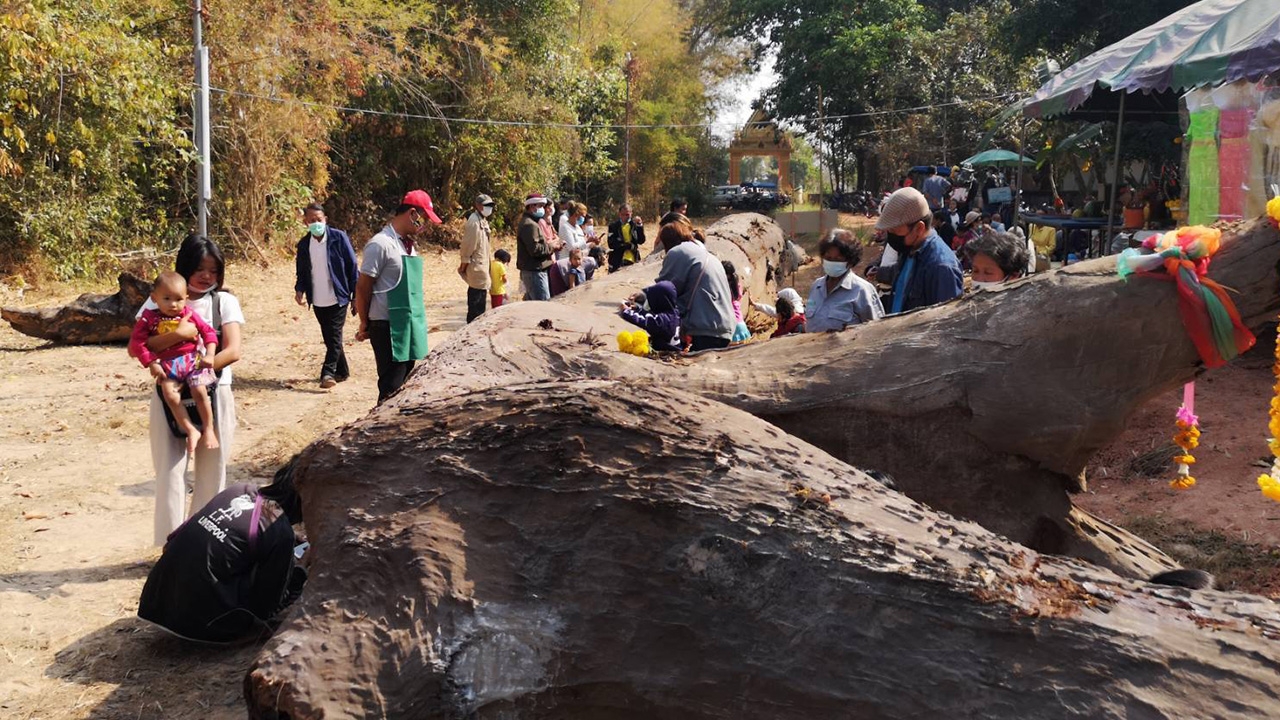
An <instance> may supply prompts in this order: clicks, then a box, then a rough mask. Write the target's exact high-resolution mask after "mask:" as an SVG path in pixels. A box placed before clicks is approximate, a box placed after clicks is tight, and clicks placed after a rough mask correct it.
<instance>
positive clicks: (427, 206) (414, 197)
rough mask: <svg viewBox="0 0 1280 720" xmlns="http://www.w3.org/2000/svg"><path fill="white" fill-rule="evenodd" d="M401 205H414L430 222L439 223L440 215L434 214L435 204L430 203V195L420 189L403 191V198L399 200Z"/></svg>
mask: <svg viewBox="0 0 1280 720" xmlns="http://www.w3.org/2000/svg"><path fill="white" fill-rule="evenodd" d="M400 204H401V205H409V206H412V207H416V208H418V209H419V210H421V211H422V213H423V214H424V215H426V216H427V218H428V219H429V220H431V222H433V223H436V224H439V223H440V216H439V215H436V210H435V205H433V204H432V203H431V196H430V195H428V194H427V193H425V192H424V191H422V190H410V191H409V192H407V193H405V196H404V199H403V200H401V201H400Z"/></svg>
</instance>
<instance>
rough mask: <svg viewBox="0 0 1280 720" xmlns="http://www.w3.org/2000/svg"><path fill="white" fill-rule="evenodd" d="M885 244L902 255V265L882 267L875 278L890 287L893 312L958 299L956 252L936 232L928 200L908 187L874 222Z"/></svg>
mask: <svg viewBox="0 0 1280 720" xmlns="http://www.w3.org/2000/svg"><path fill="white" fill-rule="evenodd" d="M876 230H880V231H883V232H884V233H885V236H886V243H887V244H888V245H889V247H891V248H893V249H894V250H895V251H897V253H898V264H897V265H896V266H894V267H887V268H879V269H878V271H877V274H876V279H877V280H879V281H880V282H885V283H890V284H891V285H892V286H893V294H892V299H891V300H890V302H888V303H886V305H888V310H889V314H895V313H900V312H906V311H907V310H914V309H916V308H919V307H925V306H926V305H937V304H938V303H944V302H947V301H948V300H954V299H955V298H958V297H960V295H961V294H962V293H963V292H964V274H963V272H962V271H961V270H960V261H959V259H958V258H956V254H955V253H954V252H952V251H951V248H949V247H947V244H946V243H944V242H942V238H940V237H938V233H937V232H936V231H935V230H934V229H933V214H932V213H931V212H929V201H928V200H926V199H925V197H924V195H922V194H920V191H919V190H916V189H915V188H911V187H904V188H901V189H899V190H897V191H896V192H894V193H893V194H892V195H890V196H889V199H888V200H887V201H886V202H885V205H884V210H883V211H882V212H881V213H880V218H879V219H878V220H877V221H876Z"/></svg>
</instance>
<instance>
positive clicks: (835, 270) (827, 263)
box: [822, 260, 849, 278]
mask: <svg viewBox="0 0 1280 720" xmlns="http://www.w3.org/2000/svg"><path fill="white" fill-rule="evenodd" d="M822 272H824V273H826V274H827V277H833V278H838V277H840V276H841V275H844V274H845V273H847V272H849V263H847V262H845V261H843V260H823V261H822Z"/></svg>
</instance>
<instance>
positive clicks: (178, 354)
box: [129, 272, 218, 455]
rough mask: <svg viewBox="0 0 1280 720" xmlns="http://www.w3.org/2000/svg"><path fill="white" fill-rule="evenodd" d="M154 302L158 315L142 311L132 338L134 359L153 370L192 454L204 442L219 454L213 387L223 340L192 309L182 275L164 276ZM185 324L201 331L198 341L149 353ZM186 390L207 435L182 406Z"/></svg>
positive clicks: (150, 311)
mask: <svg viewBox="0 0 1280 720" xmlns="http://www.w3.org/2000/svg"><path fill="white" fill-rule="evenodd" d="M151 300H152V301H153V302H154V303H155V304H156V308H157V309H156V310H150V309H148V310H143V311H142V317H140V318H138V323H137V324H136V325H134V326H133V334H132V335H131V336H130V337H129V354H130V355H132V356H133V357H136V358H138V362H140V363H142V366H143V367H145V368H148V369H150V370H151V375H152V376H153V377H155V379H156V383H157V384H158V385H159V386H160V394H161V395H162V396H163V397H164V402H165V404H166V405H168V406H169V411H170V412H171V413H173V418H174V420H176V421H177V423H178V427H180V428H181V429H182V431H183V432H185V433H186V435H187V454H189V455H190V454H194V453H195V451H196V447H197V446H198V445H200V444H201V441H203V447H205V448H207V449H210V450H212V449H214V448H217V447H218V433H217V430H216V429H215V428H214V424H213V403H212V402H210V400H209V391H208V387H209V386H210V385H212V384H214V383H215V382H217V378H216V377H215V376H214V373H213V365H212V359H213V356H214V355H215V354H217V352H218V334H217V332H216V331H215V330H214V329H213V328H212V327H211V326H210V325H209V323H207V322H205V321H204V319H203V318H201V317H200V315H199V314H197V313H196V312H195V311H193V310H192V309H191V308H189V307H187V281H186V280H185V279H184V278H183V277H182V276H181V275H179V274H178V273H175V272H166V273H161V274H160V277H158V278H156V283H155V287H154V289H152V291H151ZM183 320H186V321H188V322H190V323H192V324H193V325H195V326H196V333H197V339H196V341H186V342H180V343H178V344H177V345H174V346H172V347H170V348H168V349H167V350H163V351H161V352H160V353H155V352H152V351H151V350H150V349H149V348H148V347H147V340H148V339H150V338H152V337H154V336H156V335H163V334H165V333H169V332H173V331H174V330H176V329H177V328H178V325H179V324H180V323H181V322H182V321H183ZM184 384H185V385H187V386H188V387H190V388H191V397H192V399H193V400H195V403H196V410H197V412H198V413H199V414H200V424H201V425H202V426H203V428H204V432H203V433H202V432H201V431H200V430H197V429H196V426H195V423H193V422H191V417H190V416H189V415H188V414H187V410H186V408H184V407H183V406H182V394H181V392H182V385H184Z"/></svg>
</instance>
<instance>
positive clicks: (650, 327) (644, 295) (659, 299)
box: [618, 280, 680, 352]
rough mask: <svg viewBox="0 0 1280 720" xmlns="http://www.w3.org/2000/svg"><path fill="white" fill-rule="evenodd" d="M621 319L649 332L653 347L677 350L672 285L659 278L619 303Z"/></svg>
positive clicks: (661, 349) (674, 295) (678, 317)
mask: <svg viewBox="0 0 1280 720" xmlns="http://www.w3.org/2000/svg"><path fill="white" fill-rule="evenodd" d="M618 314H619V315H621V316H622V319H623V320H626V321H627V322H629V323H631V324H632V325H638V326H640V327H642V328H644V330H645V332H648V333H649V347H651V348H653V349H654V350H660V351H668V352H679V351H680V316H679V314H677V313H676V286H675V285H673V284H671V283H670V282H668V281H666V280H663V281H662V282H657V283H654V284H653V285H650V286H649V287H647V288H645V289H644V290H642V291H641V292H638V293H636V294H635V295H634V296H632V297H631V299H629V300H627V301H626V302H624V303H623V304H622V307H621V308H620V309H619V310H618Z"/></svg>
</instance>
